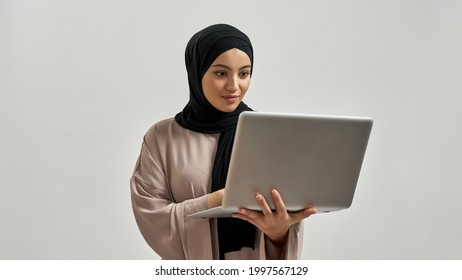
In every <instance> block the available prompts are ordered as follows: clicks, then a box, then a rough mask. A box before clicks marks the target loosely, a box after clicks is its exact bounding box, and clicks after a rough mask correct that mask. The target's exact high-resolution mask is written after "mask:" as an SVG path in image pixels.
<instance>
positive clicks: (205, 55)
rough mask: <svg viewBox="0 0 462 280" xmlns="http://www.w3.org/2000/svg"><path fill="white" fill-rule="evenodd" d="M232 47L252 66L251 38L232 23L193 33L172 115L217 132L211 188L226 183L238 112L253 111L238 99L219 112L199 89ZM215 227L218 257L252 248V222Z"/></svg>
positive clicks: (198, 128) (227, 222)
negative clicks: (179, 107) (183, 89)
mask: <svg viewBox="0 0 462 280" xmlns="http://www.w3.org/2000/svg"><path fill="white" fill-rule="evenodd" d="M233 48H237V49H239V50H241V51H243V52H245V53H246V54H247V55H248V56H249V58H250V61H251V65H252V68H253V49H252V44H251V42H250V39H249V38H248V37H247V36H246V35H245V34H244V33H242V32H241V31H239V30H238V29H236V28H235V27H233V26H230V25H227V24H216V25H212V26H209V27H207V28H205V29H203V30H201V31H199V32H198V33H196V34H194V36H193V37H192V38H191V39H190V41H189V43H188V45H187V46H186V52H185V60H186V70H187V72H188V83H189V102H188V103H187V104H186V106H185V107H184V109H183V111H181V112H180V113H178V114H177V115H176V116H175V120H176V122H177V123H178V124H179V125H180V126H182V127H184V128H186V129H189V130H192V131H196V132H200V133H207V134H215V133H220V137H219V139H218V147H217V152H216V155H215V161H214V164H213V168H212V192H213V191H216V190H219V189H222V188H224V186H225V182H226V176H227V173H228V167H229V160H230V157H231V151H232V147H233V142H234V135H235V133H236V125H237V120H238V117H239V114H240V113H241V112H243V111H252V109H251V108H249V107H248V106H247V105H246V104H245V103H244V102H241V103H240V104H239V105H238V107H237V108H236V110H235V111H234V112H230V113H227V112H222V111H220V110H218V109H216V108H215V107H214V106H213V105H212V104H210V103H209V102H208V101H207V99H206V97H205V95H204V92H203V91H202V77H203V76H204V74H205V72H207V70H208V68H209V67H210V66H211V64H212V63H213V61H214V60H215V59H216V58H217V57H218V56H219V55H220V54H222V53H224V52H226V51H228V50H230V49H233ZM217 227H218V244H219V252H220V259H224V254H225V253H227V252H233V251H239V250H241V248H243V247H250V248H252V249H254V248H255V246H254V243H255V232H256V231H255V226H253V225H252V224H250V223H248V222H246V221H243V220H240V219H235V218H218V219H217Z"/></svg>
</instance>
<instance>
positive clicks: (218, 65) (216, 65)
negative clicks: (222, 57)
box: [212, 64, 252, 70]
mask: <svg viewBox="0 0 462 280" xmlns="http://www.w3.org/2000/svg"><path fill="white" fill-rule="evenodd" d="M212 67H223V68H226V69H231V67H229V66H228V65H225V64H214V65H212ZM245 68H252V65H244V66H242V67H241V68H239V70H242V69H245Z"/></svg>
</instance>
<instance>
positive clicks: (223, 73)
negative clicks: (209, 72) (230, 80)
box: [215, 71, 226, 77]
mask: <svg viewBox="0 0 462 280" xmlns="http://www.w3.org/2000/svg"><path fill="white" fill-rule="evenodd" d="M215 75H216V76H217V77H224V76H225V75H226V73H225V72H224V71H217V72H215Z"/></svg>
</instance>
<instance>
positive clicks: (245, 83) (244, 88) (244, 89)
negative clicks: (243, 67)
mask: <svg viewBox="0 0 462 280" xmlns="http://www.w3.org/2000/svg"><path fill="white" fill-rule="evenodd" d="M249 86H250V79H248V80H245V81H243V83H242V84H241V92H242V93H243V94H245V93H246V92H247V90H248V89H249Z"/></svg>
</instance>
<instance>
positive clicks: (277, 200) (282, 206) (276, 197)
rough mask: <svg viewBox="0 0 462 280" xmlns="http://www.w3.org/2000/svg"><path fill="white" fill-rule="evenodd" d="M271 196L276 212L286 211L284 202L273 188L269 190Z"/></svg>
mask: <svg viewBox="0 0 462 280" xmlns="http://www.w3.org/2000/svg"><path fill="white" fill-rule="evenodd" d="M271 196H272V197H273V201H274V206H275V207H276V211H277V212H278V213H284V212H286V211H287V210H286V205H285V204H284V201H283V200H282V197H281V195H280V194H279V192H278V191H277V190H276V189H273V190H272V191H271Z"/></svg>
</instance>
